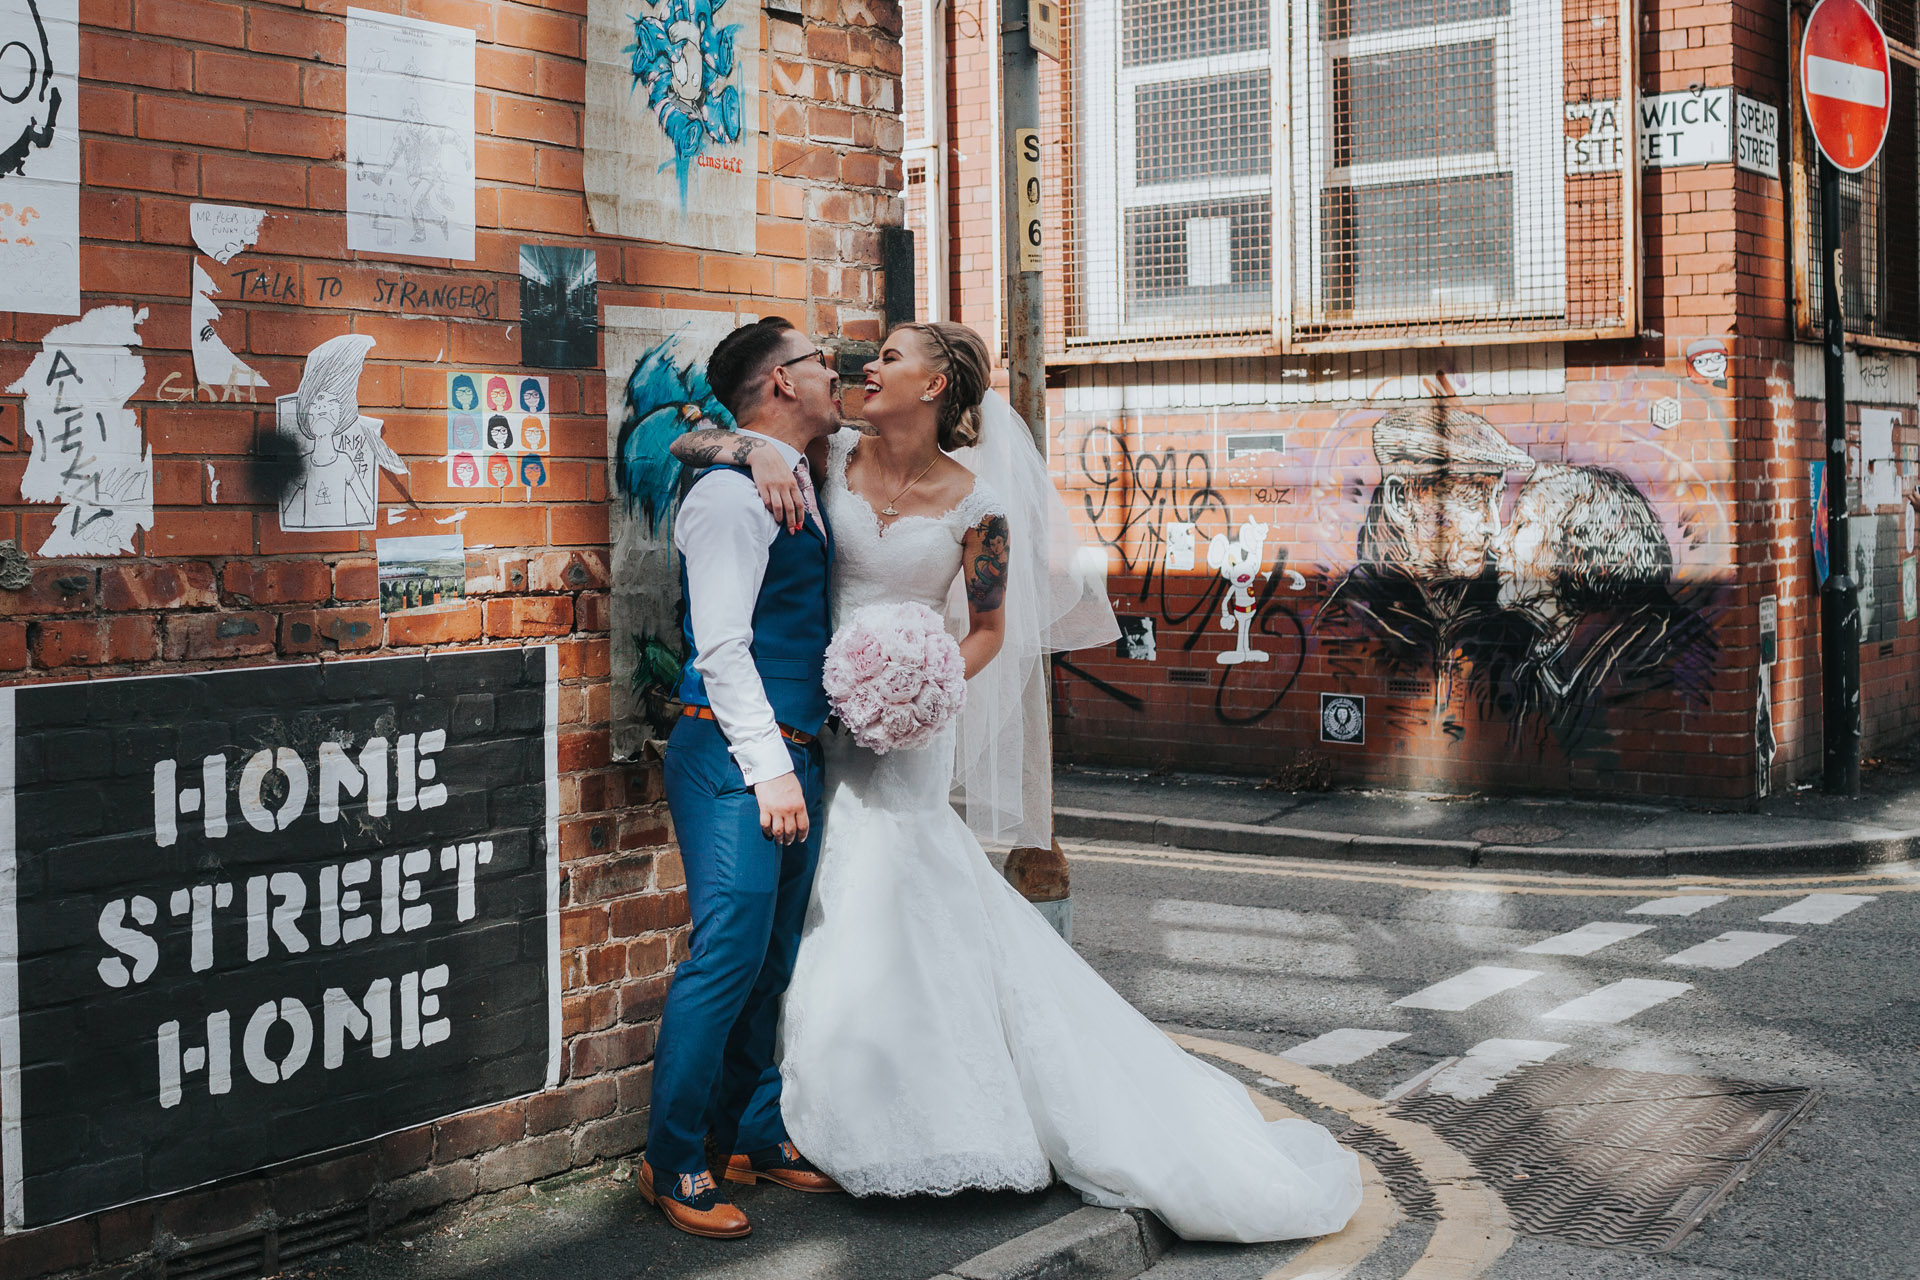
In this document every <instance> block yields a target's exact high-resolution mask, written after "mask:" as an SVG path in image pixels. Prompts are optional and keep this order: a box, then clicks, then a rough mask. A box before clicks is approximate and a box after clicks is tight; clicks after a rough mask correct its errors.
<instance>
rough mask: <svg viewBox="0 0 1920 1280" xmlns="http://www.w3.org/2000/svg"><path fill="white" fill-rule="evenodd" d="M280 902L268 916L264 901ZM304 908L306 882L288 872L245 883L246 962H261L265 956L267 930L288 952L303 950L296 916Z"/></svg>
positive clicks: (257, 877)
mask: <svg viewBox="0 0 1920 1280" xmlns="http://www.w3.org/2000/svg"><path fill="white" fill-rule="evenodd" d="M269 894H271V895H272V896H273V897H275V898H278V899H279V900H280V901H279V902H278V904H276V905H275V906H274V907H273V909H272V911H271V913H269V911H268V908H267V898H268V895H269ZM306 906H307V882H306V881H305V880H302V879H301V878H300V876H299V875H298V874H297V873H295V872H292V871H278V872H275V873H274V874H273V875H272V876H252V877H250V878H249V879H248V880H247V959H249V960H262V959H265V958H266V954H267V938H268V934H269V931H271V934H272V936H273V937H275V938H278V939H279V940H280V945H281V946H282V947H283V948H285V949H286V950H287V951H288V952H290V953H292V954H295V955H298V954H299V953H300V952H302V951H305V950H306V949H307V937H306V935H305V934H303V933H301V932H300V924H299V919H300V913H301V912H302V911H304V910H306Z"/></svg>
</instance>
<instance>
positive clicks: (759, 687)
mask: <svg viewBox="0 0 1920 1280" xmlns="http://www.w3.org/2000/svg"><path fill="white" fill-rule="evenodd" d="M837 381H838V379H837V377H836V375H835V374H834V372H833V368H832V365H831V364H830V362H829V359H828V357H827V356H826V354H825V353H824V352H822V351H821V350H819V348H817V347H815V346H814V345H813V344H812V343H811V342H809V341H808V340H807V338H806V336H805V335H804V334H801V333H799V332H798V331H796V330H795V329H794V328H793V326H792V325H790V324H788V323H787V322H786V321H785V320H782V319H779V318H778V317H772V318H769V319H766V320H761V321H759V322H758V323H756V324H750V325H745V326H743V327H741V328H739V329H736V330H734V331H733V332H732V333H731V334H729V335H728V336H727V337H726V338H724V339H722V340H721V342H720V345H719V346H717V347H715V348H714V349H713V354H712V355H711V356H710V357H708V360H707V382H708V385H709V386H711V387H712V389H713V393H714V396H715V398H716V399H718V400H719V401H720V403H721V404H723V405H725V406H726V407H727V410H728V411H729V412H730V413H732V414H733V418H734V421H735V423H737V424H738V426H739V430H740V433H741V434H742V435H752V436H758V437H760V438H762V439H764V440H766V441H768V442H770V443H771V444H772V446H773V447H774V448H775V449H776V450H778V451H779V453H780V456H781V457H782V458H783V459H785V460H786V461H787V462H788V463H789V464H790V465H792V466H793V467H794V468H795V469H796V473H797V476H798V478H799V481H800V486H801V493H802V495H803V497H804V501H805V505H806V507H807V518H806V520H805V521H804V522H803V523H802V525H801V527H800V528H799V529H798V530H794V531H789V530H787V529H784V528H782V527H781V525H780V524H779V523H778V522H777V521H776V520H775V519H774V518H773V517H772V516H771V515H769V514H768V513H767V510H766V508H765V506H763V505H762V504H761V501H760V497H759V493H758V491H757V490H756V489H755V488H754V484H753V481H752V479H751V478H750V476H749V474H748V472H747V470H746V468H745V467H744V466H741V465H740V460H739V459H737V458H730V457H725V456H723V457H719V458H717V459H715V461H716V463H717V465H714V466H710V467H707V468H706V469H704V470H702V471H700V472H698V473H697V474H696V475H695V476H694V477H693V480H692V483H691V485H690V487H689V488H688V489H687V491H686V494H685V496H684V497H683V498H682V500H681V504H680V511H679V515H678V516H677V517H676V519H675V524H674V534H673V541H674V546H675V547H677V548H678V549H679V551H680V554H681V586H682V589H683V591H684V592H685V595H686V599H687V616H686V640H687V651H688V652H689V653H690V654H692V655H693V656H692V660H691V661H690V662H689V664H688V666H687V670H686V674H685V676H684V678H683V679H682V681H681V684H680V700H681V701H682V702H683V703H685V704H686V711H685V713H684V714H683V715H682V716H681V718H680V722H679V723H678V724H677V725H675V726H674V730H673V733H672V735H671V736H670V738H669V740H668V743H667V752H666V789H667V807H668V808H669V809H670V810H671V811H672V813H673V826H674V831H675V833H676V835H677V836H678V838H679V843H680V856H681V859H682V861H683V862H684V863H685V865H686V875H687V900H688V904H689V907H690V909H691V911H692V915H693V938H692V943H691V945H690V948H689V954H688V956H687V958H686V959H685V960H683V961H681V962H680V965H679V967H678V968H677V969H676V970H675V972H674V976H673V985H672V987H671V989H670V990H669V991H668V993H667V1004H666V1010H665V1012H664V1013H663V1014H662V1015H661V1018H660V1035H659V1043H658V1048H657V1049H656V1051H655V1055H654V1065H653V1111H652V1116H651V1128H650V1130H649V1132H648V1134H647V1156H646V1159H645V1160H644V1161H642V1162H641V1165H640V1176H639V1186H640V1193H641V1195H642V1196H644V1197H645V1198H646V1199H647V1200H648V1201H649V1202H650V1203H653V1204H656V1205H658V1206H659V1207H660V1209H661V1211H662V1212H663V1213H665V1214H666V1216H667V1221H668V1222H670V1223H672V1224H673V1225H674V1226H676V1227H678V1228H680V1230H682V1231H686V1232H690V1233H692V1234H693V1235H698V1236H710V1237H714V1238H720V1239H730V1238H733V1237H737V1236H744V1235H746V1234H747V1232H748V1231H749V1230H750V1229H751V1228H750V1226H749V1224H748V1222H747V1216H746V1214H744V1213H742V1212H741V1211H740V1210H739V1209H738V1208H737V1207H735V1206H734V1205H733V1204H732V1203H730V1202H729V1201H728V1200H726V1199H725V1198H724V1196H723V1195H722V1194H721V1192H720V1190H719V1189H718V1188H717V1187H715V1186H714V1183H713V1177H712V1175H711V1174H710V1173H709V1172H708V1169H707V1156H706V1147H705V1144H706V1140H707V1137H708V1135H709V1134H710V1133H711V1134H712V1136H713V1138H714V1140H715V1141H716V1142H717V1143H718V1144H719V1149H720V1150H721V1151H724V1152H729V1153H731V1154H730V1156H729V1159H728V1161H727V1168H726V1179H727V1181H729V1182H747V1183H751V1182H756V1181H758V1180H760V1179H762V1178H765V1179H767V1180H768V1181H770V1182H775V1183H779V1184H780V1185H782V1186H787V1187H792V1188H793V1189H795V1190H798V1191H838V1190H839V1189H840V1188H839V1187H838V1186H837V1185H836V1184H835V1183H834V1182H833V1180H832V1179H831V1178H829V1177H827V1176H826V1175H825V1174H824V1173H821V1172H820V1171H819V1170H818V1169H816V1168H814V1166H813V1165H812V1164H811V1163H809V1162H808V1161H807V1160H806V1158H805V1157H803V1156H802V1155H801V1154H800V1153H799V1152H798V1151H797V1150H795V1148H794V1146H793V1144H792V1143H791V1142H790V1141H788V1140H787V1131H786V1128H785V1126H783V1125H782V1124H781V1122H780V1069H779V1066H778V1064H776V1063H775V1061H774V1027H775V1023H776V1022H777V1020H778V1018H779V1012H780V997H781V995H782V993H784V992H785V991H786V989H787V981H788V979H789V978H791V977H792V975H793V962H794V954H795V952H796V950H797V949H798V947H799V945H800V926H801V922H802V920H803V918H804V917H805V914H806V909H807V899H808V896H809V894H810V893H811V892H812V887H813V869H814V862H815V859H816V858H817V857H818V855H819V850H820V812H821V801H822V796H821V790H822V776H821V773H822V762H821V749H820V744H819V743H818V742H817V741H815V735H816V734H818V733H819V732H820V727H821V725H822V724H823V723H824V722H825V720H826V717H827V700H826V694H825V692H824V691H823V690H822V688H821V684H820V679H821V676H820V672H821V663H822V658H823V655H824V654H825V652H826V648H827V640H828V638H829V635H830V631H831V628H830V626H829V623H828V618H827V569H828V566H829V564H830V563H831V562H832V558H833V543H832V539H831V536H830V534H829V533H828V531H827V528H826V523H825V520H824V518H823V517H822V516H821V514H820V511H819V508H818V504H817V503H816V502H815V501H814V498H813V486H812V480H811V477H809V476H808V474H807V468H806V462H805V458H804V456H803V455H804V452H805V450H806V447H807V445H808V444H810V443H811V442H813V441H814V440H815V439H818V438H820V437H823V436H826V435H828V434H829V433H831V432H832V431H833V430H834V429H835V428H836V427H837V426H839V424H840V411H839V406H838V405H837V403H836V402H835V389H836V383H837Z"/></svg>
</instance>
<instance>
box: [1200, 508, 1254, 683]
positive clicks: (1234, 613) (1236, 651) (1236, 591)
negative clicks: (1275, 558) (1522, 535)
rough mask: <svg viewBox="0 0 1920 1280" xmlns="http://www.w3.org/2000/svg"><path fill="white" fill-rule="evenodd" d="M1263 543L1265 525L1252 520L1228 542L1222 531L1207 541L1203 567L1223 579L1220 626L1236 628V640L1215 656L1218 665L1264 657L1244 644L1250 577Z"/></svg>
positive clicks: (1249, 619)
mask: <svg viewBox="0 0 1920 1280" xmlns="http://www.w3.org/2000/svg"><path fill="white" fill-rule="evenodd" d="M1266 545H1267V526H1265V525H1263V524H1260V523H1259V522H1257V521H1254V520H1249V521H1247V522H1246V523H1245V524H1243V525H1241V526H1240V537H1239V538H1238V539H1237V540H1233V541H1229V540H1228V538H1227V535H1226V534H1224V533H1216V534H1214V535H1213V541H1212V542H1210V543H1209V544H1207V567H1208V568H1210V569H1214V570H1217V571H1218V572H1219V574H1220V576H1221V577H1223V578H1225V579H1226V580H1227V590H1226V594H1225V595H1223V596H1221V597H1220V629H1221V630H1222V631H1232V630H1233V629H1234V628H1235V627H1238V628H1239V629H1240V642H1239V643H1238V644H1237V645H1235V646H1234V647H1233V648H1231V649H1229V650H1227V651H1226V652H1225V653H1223V654H1221V655H1220V656H1219V658H1218V659H1217V661H1219V663H1220V664H1221V665H1222V666H1234V665H1236V664H1238V663H1242V662H1265V661H1266V660H1267V655H1266V654H1265V653H1263V652H1262V651H1261V650H1259V649H1249V648H1248V647H1247V636H1248V632H1249V631H1250V630H1251V629H1252V627H1253V611H1254V599H1253V576H1254V574H1256V573H1258V572H1259V571H1260V561H1261V559H1262V558H1263V557H1264V556H1265V554H1266Z"/></svg>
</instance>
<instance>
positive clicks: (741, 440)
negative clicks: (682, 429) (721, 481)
mask: <svg viewBox="0 0 1920 1280" xmlns="http://www.w3.org/2000/svg"><path fill="white" fill-rule="evenodd" d="M759 447H760V442H759V441H758V440H755V439H753V438H752V437H750V436H739V435H735V434H734V433H733V432H731V431H725V430H722V429H721V428H719V427H707V428H704V429H702V430H700V431H689V432H686V433H685V434H683V435H681V436H680V437H679V438H678V439H676V440H675V441H674V442H673V447H672V448H671V449H669V450H668V452H670V453H672V454H673V456H674V457H675V458H677V459H679V460H680V461H681V462H682V463H684V464H686V465H687V466H689V467H711V466H715V465H719V466H723V467H744V466H747V465H748V460H749V459H750V458H752V457H753V451H754V450H755V449H757V448H759Z"/></svg>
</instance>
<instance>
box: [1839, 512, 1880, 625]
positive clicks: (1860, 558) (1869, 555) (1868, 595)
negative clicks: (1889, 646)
mask: <svg viewBox="0 0 1920 1280" xmlns="http://www.w3.org/2000/svg"><path fill="white" fill-rule="evenodd" d="M1847 540H1848V544H1847V549H1848V550H1849V551H1850V552H1852V553H1853V585H1854V588H1855V590H1856V591H1857V592H1858V596H1857V599H1858V600H1859V602H1860V641H1861V643H1862V644H1872V643H1873V642H1874V641H1876V640H1878V639H1880V634H1879V629H1878V628H1879V624H1880V620H1881V619H1880V612H1881V607H1882V602H1881V600H1880V575H1879V574H1877V573H1875V572H1874V568H1875V566H1876V564H1877V563H1878V561H1879V559H1880V521H1879V520H1877V519H1876V518H1874V517H1873V516H1871V515H1864V516H1855V517H1852V518H1851V519H1849V520H1848V521H1847Z"/></svg>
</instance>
